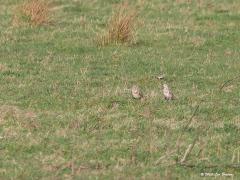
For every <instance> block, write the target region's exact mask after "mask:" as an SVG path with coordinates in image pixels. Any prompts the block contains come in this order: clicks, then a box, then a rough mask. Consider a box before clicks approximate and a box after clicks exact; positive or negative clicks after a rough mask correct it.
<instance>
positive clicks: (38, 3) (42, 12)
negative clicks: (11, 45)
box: [13, 0, 50, 26]
mask: <svg viewBox="0 0 240 180" xmlns="http://www.w3.org/2000/svg"><path fill="white" fill-rule="evenodd" d="M24 23H27V24H30V25H31V26H40V25H46V24H49V23H50V6H49V3H47V2H46V1H43V0H28V1H25V2H24V3H23V4H21V5H19V6H18V7H17V10H16V13H15V15H14V19H13V24H14V25H19V24H24Z"/></svg>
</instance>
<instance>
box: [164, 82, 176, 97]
mask: <svg viewBox="0 0 240 180" xmlns="http://www.w3.org/2000/svg"><path fill="white" fill-rule="evenodd" d="M163 95H164V98H165V99H166V100H173V99H174V95H173V93H172V92H171V90H170V88H169V87H168V85H167V84H163Z"/></svg>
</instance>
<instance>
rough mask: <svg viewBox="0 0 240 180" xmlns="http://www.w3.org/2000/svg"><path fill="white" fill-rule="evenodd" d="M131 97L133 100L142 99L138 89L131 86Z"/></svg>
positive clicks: (135, 86)
mask: <svg viewBox="0 0 240 180" xmlns="http://www.w3.org/2000/svg"><path fill="white" fill-rule="evenodd" d="M132 96H133V98H134V99H141V98H143V94H142V92H141V90H140V88H139V87H138V86H137V85H133V86H132Z"/></svg>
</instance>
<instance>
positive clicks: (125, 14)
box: [97, 7, 136, 46]
mask: <svg viewBox="0 0 240 180" xmlns="http://www.w3.org/2000/svg"><path fill="white" fill-rule="evenodd" d="M135 27H136V12H135V11H134V10H130V9H128V8H126V7H121V8H120V9H119V10H118V11H117V13H115V14H113V15H112V17H110V19H109V21H108V25H107V29H106V31H105V33H104V34H103V35H98V37H97V44H98V45H100V46H104V45H108V44H110V43H132V42H134V39H135V30H136V29H135Z"/></svg>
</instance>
